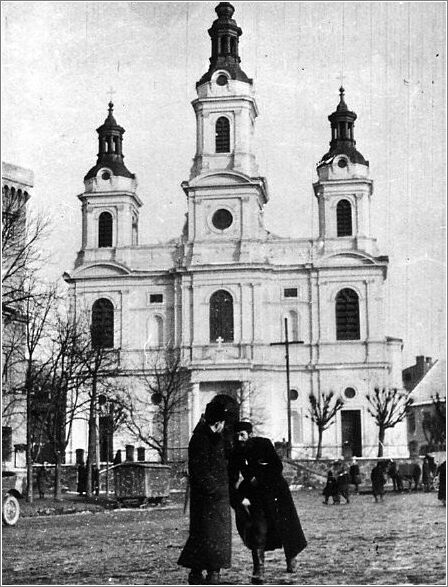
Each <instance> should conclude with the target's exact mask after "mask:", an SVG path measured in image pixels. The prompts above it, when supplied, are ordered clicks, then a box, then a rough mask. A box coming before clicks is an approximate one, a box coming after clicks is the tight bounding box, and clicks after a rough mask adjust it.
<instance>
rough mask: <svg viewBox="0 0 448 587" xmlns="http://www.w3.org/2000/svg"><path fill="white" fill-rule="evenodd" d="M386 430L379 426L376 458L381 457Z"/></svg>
mask: <svg viewBox="0 0 448 587" xmlns="http://www.w3.org/2000/svg"><path fill="white" fill-rule="evenodd" d="M385 432H386V429H385V428H383V426H380V430H379V433H378V457H382V456H383V448H384V435H385Z"/></svg>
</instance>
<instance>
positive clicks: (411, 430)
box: [407, 357, 446, 456]
mask: <svg viewBox="0 0 448 587" xmlns="http://www.w3.org/2000/svg"><path fill="white" fill-rule="evenodd" d="M421 358H422V359H423V357H421ZM417 359H419V357H417ZM420 364H421V362H420ZM425 364H427V363H426V361H425ZM411 397H412V398H413V400H414V401H413V403H412V405H411V407H410V408H409V413H408V417H407V424H408V443H409V452H410V455H411V456H417V455H425V454H427V453H434V452H439V451H446V431H445V426H446V360H445V359H439V360H438V361H435V362H433V363H432V365H431V367H430V369H429V370H427V371H426V373H425V374H424V375H423V377H422V378H421V379H420V381H419V383H417V385H416V386H415V387H414V389H413V391H412V394H411Z"/></svg>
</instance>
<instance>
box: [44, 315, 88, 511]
mask: <svg viewBox="0 0 448 587" xmlns="http://www.w3.org/2000/svg"><path fill="white" fill-rule="evenodd" d="M50 338H51V353H50V358H49V361H48V363H47V369H46V378H45V381H44V382H42V386H41V389H40V392H39V395H40V401H39V405H38V406H36V409H35V413H36V414H38V416H37V417H36V418H35V420H38V422H39V427H40V429H41V430H42V432H41V434H42V436H45V439H46V440H48V443H49V446H50V447H51V451H52V456H53V459H52V460H53V461H54V463H55V484H54V497H55V499H56V500H60V499H61V465H62V461H63V458H64V455H65V450H66V448H67V445H68V442H69V440H70V436H71V432H72V427H73V422H74V420H75V419H76V418H77V417H80V414H81V412H82V411H83V410H84V409H85V407H86V403H87V402H88V399H87V400H86V397H85V394H83V391H84V386H85V383H86V379H87V376H88V374H87V372H86V369H85V368H84V367H85V357H86V355H88V354H89V353H90V349H91V345H90V340H89V338H88V336H86V333H85V330H83V327H82V324H79V322H77V321H75V320H73V319H72V317H71V316H69V315H67V313H66V312H65V311H62V312H58V313H56V315H55V318H54V323H53V325H52V332H51V337H50Z"/></svg>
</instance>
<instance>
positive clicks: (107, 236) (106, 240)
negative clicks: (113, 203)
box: [98, 212, 112, 248]
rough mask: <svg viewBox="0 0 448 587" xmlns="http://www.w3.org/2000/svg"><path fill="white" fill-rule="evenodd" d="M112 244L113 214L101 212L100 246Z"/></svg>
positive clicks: (99, 221)
mask: <svg viewBox="0 0 448 587" xmlns="http://www.w3.org/2000/svg"><path fill="white" fill-rule="evenodd" d="M111 246H112V214H110V212H101V214H100V217H99V219H98V247H100V248H102V247H111Z"/></svg>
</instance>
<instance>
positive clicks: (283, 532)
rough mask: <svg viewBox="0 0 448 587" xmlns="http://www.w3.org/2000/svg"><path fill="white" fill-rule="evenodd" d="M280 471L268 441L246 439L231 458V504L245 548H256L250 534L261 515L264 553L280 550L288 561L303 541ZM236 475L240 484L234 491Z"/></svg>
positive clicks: (299, 550) (301, 547) (274, 451)
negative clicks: (247, 504)
mask: <svg viewBox="0 0 448 587" xmlns="http://www.w3.org/2000/svg"><path fill="white" fill-rule="evenodd" d="M282 470H283V464H282V462H281V460H280V457H279V456H278V454H277V452H276V450H275V448H274V446H273V444H272V442H271V441H270V440H269V439H268V438H261V437H253V438H250V439H249V440H248V441H247V443H246V444H245V446H244V447H237V448H235V449H234V451H233V452H232V455H231V459H230V464H229V471H230V483H231V497H232V499H231V504H232V507H234V509H235V521H236V526H237V529H238V532H239V534H240V536H241V538H242V539H243V542H244V544H245V545H246V546H247V547H248V548H250V549H253V548H257V547H258V546H259V545H258V544H257V543H256V540H255V539H254V538H255V537H254V532H256V526H257V523H258V520H257V519H258V518H259V514H260V513H262V516H263V517H264V518H265V519H266V520H267V522H268V527H267V540H266V544H265V550H275V549H276V548H282V547H283V549H284V551H285V555H286V557H288V558H292V557H294V556H296V555H297V554H298V553H299V552H301V551H302V550H303V549H304V548H305V547H306V545H307V542H306V538H305V535H304V533H303V530H302V526H301V523H300V520H299V516H298V515H297V510H296V507H295V505H294V501H293V499H292V496H291V492H290V490H289V486H288V483H287V481H286V479H285V478H284V477H283V475H282ZM240 474H241V475H242V477H243V481H242V482H241V483H240V484H239V486H238V488H235V484H236V483H237V480H238V477H239V475H240ZM245 497H246V498H247V499H248V500H249V501H250V503H251V505H250V507H249V509H248V510H247V509H246V508H245V507H243V506H242V505H241V502H242V500H243V499H244V498H245Z"/></svg>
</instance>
